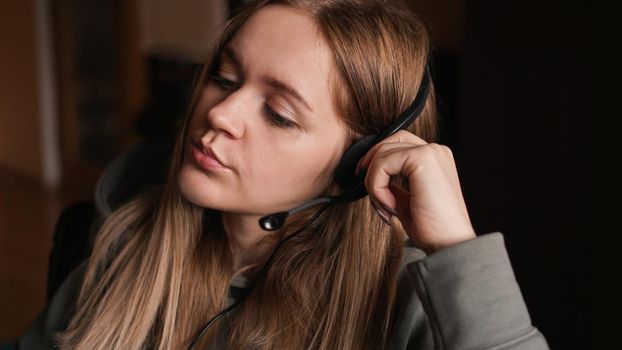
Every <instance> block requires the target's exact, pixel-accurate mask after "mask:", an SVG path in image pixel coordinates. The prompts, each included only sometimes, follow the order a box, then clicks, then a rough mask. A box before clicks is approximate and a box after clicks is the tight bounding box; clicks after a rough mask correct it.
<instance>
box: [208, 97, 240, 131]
mask: <svg viewBox="0 0 622 350" xmlns="http://www.w3.org/2000/svg"><path fill="white" fill-rule="evenodd" d="M245 100H248V96H246V94H245V93H244V92H243V91H242V90H236V91H233V92H231V93H229V94H228V95H226V96H225V97H223V98H222V99H220V100H219V101H218V102H217V103H216V104H215V105H213V106H212V108H210V110H209V111H208V112H207V121H208V123H209V125H210V127H211V128H212V129H214V130H215V131H220V132H224V133H225V134H227V135H228V136H229V137H231V138H234V139H239V138H241V137H242V135H244V131H245V128H246V125H245V122H244V118H243V116H244V115H245V114H248V113H249V111H248V107H249V106H250V103H249V102H250V101H245Z"/></svg>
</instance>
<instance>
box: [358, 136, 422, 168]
mask: <svg viewBox="0 0 622 350" xmlns="http://www.w3.org/2000/svg"><path fill="white" fill-rule="evenodd" d="M376 146H378V147H377V148H376V149H375V150H373V154H372V153H367V155H366V156H364V157H363V158H361V160H360V161H359V163H358V165H357V166H356V169H355V171H354V173H355V174H358V172H359V171H360V170H361V169H365V168H367V166H368V165H369V164H368V163H369V162H370V161H371V160H372V159H373V158H374V157H377V156H378V155H380V154H383V153H386V152H390V151H393V150H397V149H401V150H405V149H408V148H412V147H420V146H423V145H413V144H412V143H405V142H399V143H398V142H385V143H381V144H378V145H376ZM370 151H371V150H370Z"/></svg>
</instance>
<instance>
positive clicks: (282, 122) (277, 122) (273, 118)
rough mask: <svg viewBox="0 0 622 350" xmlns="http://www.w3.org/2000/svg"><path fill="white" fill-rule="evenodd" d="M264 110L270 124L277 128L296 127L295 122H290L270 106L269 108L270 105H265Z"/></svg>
mask: <svg viewBox="0 0 622 350" xmlns="http://www.w3.org/2000/svg"><path fill="white" fill-rule="evenodd" d="M264 110H265V112H266V114H267V115H268V121H269V122H270V123H271V124H272V125H274V126H276V127H278V128H285V129H293V128H295V127H296V124H295V123H292V122H291V121H290V120H289V119H287V118H285V117H283V116H282V115H280V114H278V113H277V112H275V111H274V110H273V109H272V108H270V106H268V105H266V106H265V108H264Z"/></svg>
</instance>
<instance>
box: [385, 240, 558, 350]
mask: <svg viewBox="0 0 622 350" xmlns="http://www.w3.org/2000/svg"><path fill="white" fill-rule="evenodd" d="M397 293H398V294H397V297H396V306H397V307H396V315H395V317H396V318H395V326H394V327H395V328H394V334H393V337H391V339H390V342H389V349H408V350H410V349H412V350H415V349H417V350H421V349H435V350H436V349H451V350H453V349H472V350H475V349H478V350H479V349H482V350H483V349H495V350H499V349H512V350H523V349H525V350H527V349H529V350H540V349H548V348H549V347H548V345H547V342H546V340H545V338H544V336H543V335H542V334H541V333H540V332H539V331H538V330H537V329H536V328H535V327H533V326H532V324H531V319H530V317H529V313H528V311H527V308H526V305H525V302H524V300H523V297H522V294H521V292H520V288H519V286H518V284H517V282H516V279H515V277H514V272H513V270H512V267H511V264H510V260H509V257H508V255H507V251H506V249H505V244H504V240H503V235H502V234H501V233H499V232H495V233H490V234H486V235H481V236H478V237H477V238H475V239H472V240H469V241H465V242H461V243H458V244H455V245H452V246H450V247H446V248H443V249H441V250H439V251H436V252H434V253H433V254H430V255H429V256H425V257H423V258H420V259H418V260H417V261H413V262H410V263H407V264H405V265H404V267H403V268H402V270H401V271H400V276H399V279H398V292H397Z"/></svg>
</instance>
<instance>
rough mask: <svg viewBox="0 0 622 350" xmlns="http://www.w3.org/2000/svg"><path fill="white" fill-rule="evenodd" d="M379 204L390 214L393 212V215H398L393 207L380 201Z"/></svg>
mask: <svg viewBox="0 0 622 350" xmlns="http://www.w3.org/2000/svg"><path fill="white" fill-rule="evenodd" d="M380 206H381V207H382V209H384V210H385V212H387V213H391V214H393V215H395V216H398V215H397V210H395V209H393V208H389V207H387V206H386V205H384V204H382V203H380Z"/></svg>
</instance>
